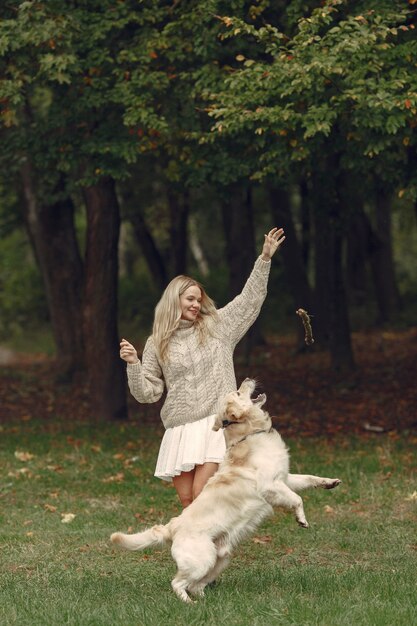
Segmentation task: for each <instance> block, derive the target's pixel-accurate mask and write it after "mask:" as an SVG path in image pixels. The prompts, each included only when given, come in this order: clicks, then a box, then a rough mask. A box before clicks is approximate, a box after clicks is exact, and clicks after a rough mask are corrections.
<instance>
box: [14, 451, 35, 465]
mask: <svg viewBox="0 0 417 626" xmlns="http://www.w3.org/2000/svg"><path fill="white" fill-rule="evenodd" d="M14 455H15V457H16V459H17V460H18V461H23V462H26V461H31V460H32V459H33V458H34V457H35V455H34V454H31V453H30V452H22V451H21V452H19V451H18V450H16V452H15V453H14Z"/></svg>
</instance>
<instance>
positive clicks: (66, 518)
mask: <svg viewBox="0 0 417 626" xmlns="http://www.w3.org/2000/svg"><path fill="white" fill-rule="evenodd" d="M61 517H62V519H61V522H62V523H63V524H69V523H70V522H72V521H73V520H74V519H75V517H76V516H75V514H74V513H61Z"/></svg>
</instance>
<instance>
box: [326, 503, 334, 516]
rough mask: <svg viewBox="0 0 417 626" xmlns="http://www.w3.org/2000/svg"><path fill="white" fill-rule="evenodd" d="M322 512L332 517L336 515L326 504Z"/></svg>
mask: <svg viewBox="0 0 417 626" xmlns="http://www.w3.org/2000/svg"><path fill="white" fill-rule="evenodd" d="M324 512H325V513H327V514H328V515H334V514H335V513H336V511H335V510H334V508H333V507H331V506H329V505H328V504H326V506H325V507H324Z"/></svg>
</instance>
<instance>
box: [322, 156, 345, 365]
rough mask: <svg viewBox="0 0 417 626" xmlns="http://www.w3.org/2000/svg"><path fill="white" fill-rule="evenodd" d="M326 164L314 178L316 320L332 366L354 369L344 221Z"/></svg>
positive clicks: (334, 182)
mask: <svg viewBox="0 0 417 626" xmlns="http://www.w3.org/2000/svg"><path fill="white" fill-rule="evenodd" d="M327 165H328V167H327V168H325V171H324V172H319V171H317V172H316V174H315V179H314V199H315V211H314V222H315V311H316V312H317V317H316V318H315V321H316V327H317V329H318V337H319V340H320V341H321V342H322V343H324V344H325V345H327V346H328V348H329V350H330V354H331V361H332V366H333V368H334V369H336V370H338V371H343V370H351V369H353V368H354V359H353V352H352V346H351V340H350V324H349V315H348V307H347V298H346V292H345V286H344V276H343V267H342V244H343V235H344V228H343V223H344V222H343V216H342V214H341V202H340V197H339V195H338V191H337V190H336V181H335V180H334V179H332V176H331V174H329V173H330V172H331V171H332V167H331V165H332V164H330V163H329V164H327ZM332 182H333V185H332Z"/></svg>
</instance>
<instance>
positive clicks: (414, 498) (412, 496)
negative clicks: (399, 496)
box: [405, 491, 417, 502]
mask: <svg viewBox="0 0 417 626" xmlns="http://www.w3.org/2000/svg"><path fill="white" fill-rule="evenodd" d="M405 500H406V501H407V502H417V491H413V493H412V494H410V495H409V496H407V497H406V498H405Z"/></svg>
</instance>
